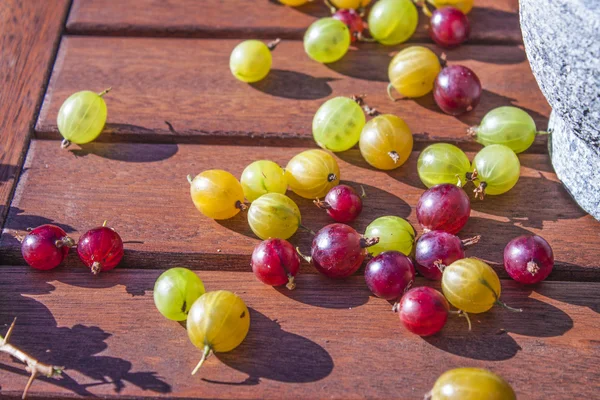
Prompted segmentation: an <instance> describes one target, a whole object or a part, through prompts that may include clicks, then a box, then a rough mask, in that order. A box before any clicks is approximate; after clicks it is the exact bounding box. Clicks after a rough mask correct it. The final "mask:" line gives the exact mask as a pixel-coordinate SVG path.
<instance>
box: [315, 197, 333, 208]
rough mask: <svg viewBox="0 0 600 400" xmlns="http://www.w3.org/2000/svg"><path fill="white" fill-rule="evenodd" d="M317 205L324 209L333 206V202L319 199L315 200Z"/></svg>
mask: <svg viewBox="0 0 600 400" xmlns="http://www.w3.org/2000/svg"><path fill="white" fill-rule="evenodd" d="M313 203H314V204H315V206H317V207H319V208H320V209H322V210H329V209H330V208H331V204H329V203H328V202H326V201H321V200H319V199H316V200H313Z"/></svg>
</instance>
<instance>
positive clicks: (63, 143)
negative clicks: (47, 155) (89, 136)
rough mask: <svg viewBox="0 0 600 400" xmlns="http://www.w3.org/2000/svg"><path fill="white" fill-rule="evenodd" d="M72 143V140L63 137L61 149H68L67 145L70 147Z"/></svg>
mask: <svg viewBox="0 0 600 400" xmlns="http://www.w3.org/2000/svg"><path fill="white" fill-rule="evenodd" d="M70 145H71V142H70V141H68V140H67V139H63V141H62V142H60V148H61V149H66V148H67V147H69V146H70Z"/></svg>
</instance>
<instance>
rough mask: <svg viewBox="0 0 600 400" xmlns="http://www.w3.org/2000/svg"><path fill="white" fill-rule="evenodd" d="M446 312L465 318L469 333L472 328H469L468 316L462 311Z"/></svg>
mask: <svg viewBox="0 0 600 400" xmlns="http://www.w3.org/2000/svg"><path fill="white" fill-rule="evenodd" d="M448 312H449V313H450V314H454V315H458V316H459V317H462V318H465V319H466V320H467V324H468V325H469V332H471V328H472V326H471V318H469V314H467V313H466V312H464V311H463V310H458V311H453V310H448Z"/></svg>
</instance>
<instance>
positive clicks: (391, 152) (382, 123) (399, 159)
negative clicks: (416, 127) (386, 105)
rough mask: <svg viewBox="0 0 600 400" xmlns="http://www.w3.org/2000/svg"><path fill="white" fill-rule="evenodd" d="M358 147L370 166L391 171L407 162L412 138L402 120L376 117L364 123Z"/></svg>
mask: <svg viewBox="0 0 600 400" xmlns="http://www.w3.org/2000/svg"><path fill="white" fill-rule="evenodd" d="M358 146H359V148H360V154H362V156H363V157H364V159H365V160H366V161H367V162H368V163H369V164H370V165H371V166H373V167H375V168H378V169H383V170H391V169H395V168H398V167H399V166H401V165H402V164H404V163H405V162H406V160H408V157H409V156H410V153H411V152H412V148H413V136H412V132H411V131H410V128H409V127H408V125H406V122H404V121H403V120H402V119H400V118H398V117H396V116H395V115H391V114H384V115H378V116H377V117H375V118H373V119H372V120H370V121H369V122H367V123H366V125H365V127H364V128H363V130H362V133H361V134H360V141H359V145H358Z"/></svg>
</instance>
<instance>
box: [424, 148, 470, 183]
mask: <svg viewBox="0 0 600 400" xmlns="http://www.w3.org/2000/svg"><path fill="white" fill-rule="evenodd" d="M417 171H418V173H419V178H421V182H423V184H424V185H425V186H427V187H428V188H430V187H432V186H434V185H438V184H440V183H451V184H454V185H458V186H463V185H464V184H465V183H466V182H467V174H469V173H470V172H471V163H470V162H469V159H468V158H467V155H466V154H465V153H464V152H463V151H462V150H461V149H459V148H458V147H456V146H454V145H452V144H449V143H434V144H432V145H429V146H427V147H426V148H425V150H423V151H422V152H421V154H420V155H419V160H418V161H417Z"/></svg>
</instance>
